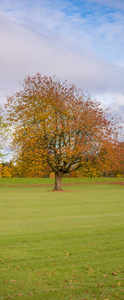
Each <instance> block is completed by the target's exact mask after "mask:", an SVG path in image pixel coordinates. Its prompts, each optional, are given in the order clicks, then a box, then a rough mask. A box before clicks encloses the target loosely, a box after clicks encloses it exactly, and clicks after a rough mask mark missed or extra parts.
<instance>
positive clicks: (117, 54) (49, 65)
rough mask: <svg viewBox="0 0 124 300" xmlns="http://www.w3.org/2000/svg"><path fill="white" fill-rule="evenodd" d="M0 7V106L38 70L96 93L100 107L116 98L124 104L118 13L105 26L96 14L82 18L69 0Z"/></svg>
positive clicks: (122, 41)
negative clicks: (99, 99)
mask: <svg viewBox="0 0 124 300" xmlns="http://www.w3.org/2000/svg"><path fill="white" fill-rule="evenodd" d="M90 2H91V0H90ZM109 2H111V1H109ZM110 4H111V3H110ZM116 4H117V2H116V1H114V4H113V5H116ZM120 4H121V1H120ZM0 7H1V11H2V13H1V14H0V36H1V46H0V65H1V69H0V85H1V87H0V102H2V103H3V102H5V101H6V100H5V99H6V97H5V96H6V94H8V95H9V94H10V93H11V92H15V91H16V90H17V89H19V82H20V81H21V80H23V79H24V77H25V76H26V75H27V74H29V75H34V74H36V73H37V72H40V73H41V74H42V75H45V74H46V75H55V76H56V78H57V79H59V80H65V79H67V80H68V81H70V82H72V83H75V84H76V85H77V86H79V87H81V88H82V89H83V90H84V91H86V90H88V91H90V92H91V94H95V95H100V97H101V99H103V102H104V103H110V102H112V101H115V102H117V100H116V97H117V95H119V94H120V95H122V96H120V97H119V98H118V99H121V100H119V101H121V103H122V105H123V104H124V103H123V95H124V85H123V78H124V65H123V62H124V60H123V58H124V51H123V49H124V37H123V32H124V24H123V22H122V14H121V13H120V12H117V13H115V12H114V13H112V14H111V17H112V20H113V22H109V18H108V16H107V15H105V14H103V16H100V15H99V13H98V11H96V12H95V13H94V15H92V14H91V16H85V15H82V10H81V11H80V10H79V7H77V10H75V7H74V5H71V2H70V1H68V2H67V1H63V2H62V1H52V2H51V1H38V0H37V1H35V2H31V1H28V0H25V1H14V0H12V1H6V0H4V1H1V2H0ZM109 17H110V15H109ZM113 97H114V98H113ZM112 99H114V100H112Z"/></svg>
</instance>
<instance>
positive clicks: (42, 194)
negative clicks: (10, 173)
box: [0, 178, 124, 300]
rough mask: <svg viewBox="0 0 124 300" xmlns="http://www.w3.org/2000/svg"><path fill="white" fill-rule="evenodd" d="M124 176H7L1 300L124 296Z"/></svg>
mask: <svg viewBox="0 0 124 300" xmlns="http://www.w3.org/2000/svg"><path fill="white" fill-rule="evenodd" d="M123 181H124V179H123V178H118V179H110V178H105V179H103V178H98V179H87V178H84V179H68V178H67V179H66V178H64V179H63V189H64V190H65V191H64V192H52V191H51V190H52V188H53V183H54V179H24V178H22V179H19V178H17V179H15V178H12V179H4V178H1V179H0V254H1V255H0V264H1V267H0V299H2V300H3V299H20V298H21V299H34V300H35V299H36V300H39V299H43V300H47V299H49V300H56V299H67V300H76V299H80V300H84V299H85V300H92V299H93V300H95V299H97V300H101V299H104V300H108V299H109V300H112V299H124V263H123V262H124V185H121V184H119V182H123ZM109 182H111V184H108V183H109ZM112 182H115V183H117V182H118V184H112ZM42 185H43V186H42Z"/></svg>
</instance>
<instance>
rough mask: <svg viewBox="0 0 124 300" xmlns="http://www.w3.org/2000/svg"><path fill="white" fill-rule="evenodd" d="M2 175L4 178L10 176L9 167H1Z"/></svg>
mask: <svg viewBox="0 0 124 300" xmlns="http://www.w3.org/2000/svg"><path fill="white" fill-rule="evenodd" d="M2 177H4V178H11V177H12V174H11V170H10V168H9V167H7V166H5V167H3V168H2Z"/></svg>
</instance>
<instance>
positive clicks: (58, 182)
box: [53, 172, 63, 191]
mask: <svg viewBox="0 0 124 300" xmlns="http://www.w3.org/2000/svg"><path fill="white" fill-rule="evenodd" d="M62 177H63V172H55V186H54V189H53V191H62Z"/></svg>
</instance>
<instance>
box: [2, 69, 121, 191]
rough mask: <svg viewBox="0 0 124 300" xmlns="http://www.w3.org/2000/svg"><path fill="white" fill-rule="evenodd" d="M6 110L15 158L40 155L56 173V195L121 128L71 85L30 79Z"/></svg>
mask: <svg viewBox="0 0 124 300" xmlns="http://www.w3.org/2000/svg"><path fill="white" fill-rule="evenodd" d="M6 107H7V110H8V119H9V122H11V124H12V126H13V147H14V150H15V153H17V155H19V156H23V158H24V159H25V157H27V152H26V151H27V149H28V150H29V149H30V150H31V155H32V153H33V149H35V151H34V155H35V156H37V157H39V158H40V160H41V161H42V163H46V162H47V163H48V164H49V166H50V167H51V169H52V170H53V171H54V172H55V187H54V190H61V189H62V177H63V175H64V174H65V173H69V172H72V171H74V170H76V169H78V168H79V167H80V166H81V164H82V161H83V160H84V159H85V158H88V157H89V158H90V157H93V156H94V155H97V154H98V153H99V152H100V151H101V149H102V148H103V146H104V147H106V148H107V149H108V151H109V147H110V145H111V147H112V145H115V143H116V142H117V134H118V132H117V126H116V124H115V123H114V121H112V120H110V118H107V115H106V113H105V112H104V111H103V110H102V108H100V104H99V103H97V102H96V101H95V100H92V99H91V97H90V96H85V95H84V94H83V92H82V91H81V90H79V89H77V88H76V87H75V86H74V85H68V84H67V82H66V81H65V82H64V83H62V84H61V83H60V82H57V81H55V80H54V79H52V78H51V77H47V76H44V77H41V75H40V74H37V75H36V76H34V77H30V76H28V77H27V78H26V79H25V80H24V83H23V88H22V90H20V92H17V93H15V94H14V95H12V96H11V97H8V102H7V105H6ZM34 144H35V147H34ZM111 147H110V148H111ZM28 152H30V151H28Z"/></svg>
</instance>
